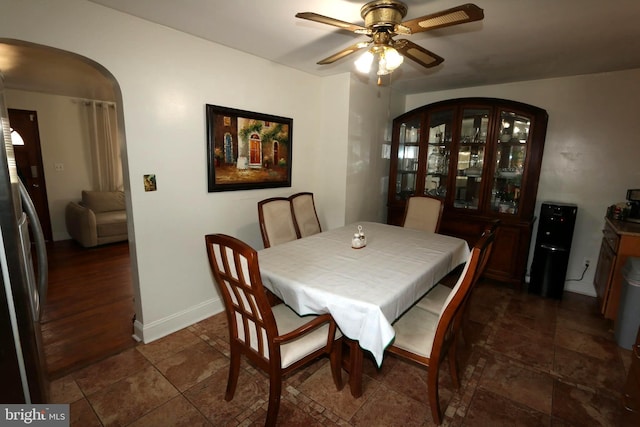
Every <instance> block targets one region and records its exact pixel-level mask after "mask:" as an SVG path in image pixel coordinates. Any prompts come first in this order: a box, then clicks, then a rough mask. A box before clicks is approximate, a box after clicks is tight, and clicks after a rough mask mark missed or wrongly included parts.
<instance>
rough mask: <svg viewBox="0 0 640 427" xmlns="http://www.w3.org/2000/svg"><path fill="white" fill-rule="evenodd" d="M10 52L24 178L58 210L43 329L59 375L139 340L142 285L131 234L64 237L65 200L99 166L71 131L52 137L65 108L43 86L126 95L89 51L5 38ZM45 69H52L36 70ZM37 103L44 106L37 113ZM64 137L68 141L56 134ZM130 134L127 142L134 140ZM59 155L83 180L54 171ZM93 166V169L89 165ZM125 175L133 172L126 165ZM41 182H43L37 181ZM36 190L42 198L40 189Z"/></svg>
mask: <svg viewBox="0 0 640 427" xmlns="http://www.w3.org/2000/svg"><path fill="white" fill-rule="evenodd" d="M7 57H10V58H12V59H14V60H15V61H16V64H18V66H16V67H15V68H12V69H11V70H2V71H3V74H4V86H5V89H8V90H14V91H16V92H14V93H13V97H14V100H13V104H11V102H12V101H11V99H8V106H11V107H15V109H16V114H15V117H14V115H13V114H11V115H10V125H11V126H12V128H13V129H14V130H15V131H16V134H19V135H20V136H21V137H22V138H23V140H24V141H25V147H21V148H24V150H22V149H21V148H20V147H19V148H18V150H15V151H16V157H17V158H18V160H17V163H18V166H19V169H20V175H21V176H22V177H23V178H24V181H25V186H27V187H31V188H32V189H33V188H41V189H43V190H44V191H46V192H45V193H44V194H45V197H46V198H45V199H44V203H43V205H44V206H45V207H49V206H50V209H51V211H50V212H49V216H50V219H49V220H47V221H42V222H43V229H44V225H45V222H46V223H47V226H48V228H49V229H50V230H51V231H50V232H49V233H50V235H51V234H52V235H53V237H54V238H55V239H56V240H58V241H53V240H54V239H53V238H50V239H48V240H50V241H49V242H48V243H47V252H48V255H49V266H50V269H49V272H50V274H49V291H48V295H47V301H46V302H45V304H44V315H43V320H42V321H41V329H42V333H43V342H44V352H45V357H46V363H47V365H49V366H47V369H48V371H49V372H48V373H49V375H51V374H53V375H55V376H59V375H64V374H65V373H68V372H71V371H73V370H76V369H77V368H79V367H81V366H82V365H85V364H87V363H90V362H91V361H92V360H93V361H95V360H100V359H102V358H105V357H107V356H110V355H112V354H114V352H119V351H122V350H123V349H125V348H129V347H131V346H133V345H135V340H134V339H133V338H132V333H133V319H134V318H135V317H134V316H135V311H136V309H135V300H136V299H138V298H139V296H138V295H139V289H138V284H137V282H135V281H134V277H135V276H134V275H132V272H131V268H132V264H135V263H132V262H131V258H132V257H134V256H135V255H134V254H133V253H131V254H130V253H129V245H128V243H127V242H123V243H121V244H113V245H105V246H103V247H100V248H91V249H85V248H82V247H80V245H78V244H76V243H75V242H74V241H72V240H61V239H64V238H65V237H64V231H65V230H64V228H60V224H64V221H60V218H61V216H60V215H61V212H62V213H63V212H64V209H60V206H66V203H67V202H68V200H76V199H77V198H79V197H80V193H81V190H83V189H90V188H91V183H90V179H85V178H86V177H89V178H90V177H91V168H92V166H91V165H90V164H89V163H86V164H84V163H83V164H82V166H78V164H79V163H81V162H83V161H84V160H83V159H84V157H82V156H77V155H76V154H77V152H74V153H73V154H74V156H75V157H73V156H72V157H65V155H66V151H65V149H64V144H63V143H65V141H64V138H62V139H60V138H58V139H57V140H56V139H55V138H54V137H52V135H53V134H55V131H54V133H53V134H50V133H49V132H51V129H52V127H51V126H50V125H51V123H52V120H49V119H53V118H54V117H53V115H54V113H55V119H59V115H60V114H61V113H60V111H61V110H59V109H55V110H50V109H49V108H53V107H50V105H51V104H50V103H47V102H42V101H41V99H40V98H39V97H38V96H36V94H37V95H40V94H42V96H56V97H61V98H60V100H64V102H65V103H66V102H69V103H71V104H76V103H77V104H78V106H80V103H79V101H84V100H94V99H96V100H100V101H106V102H118V101H119V100H121V99H122V97H121V93H120V88H119V86H118V83H117V82H116V80H115V78H114V77H113V75H112V74H111V73H110V72H109V71H108V70H106V69H105V68H104V67H102V66H101V65H100V64H98V63H96V62H94V61H92V60H90V59H88V58H86V57H83V56H81V55H77V54H74V53H72V52H68V51H62V50H59V49H55V48H51V47H49V46H43V45H37V44H33V43H28V42H22V41H18V40H8V39H2V38H0V59H4V58H7ZM0 63H3V62H2V61H0ZM42 69H47V70H48V72H47V73H38V72H35V71H38V70H42ZM5 71H6V72H5ZM26 76H28V78H29V79H28V80H27V79H26V78H25V77H26ZM52 76H55V77H52ZM18 91H23V92H28V94H27V95H28V96H22V94H21V93H19V92H18ZM5 92H6V91H5ZM64 98H70V99H64ZM53 105H55V104H53ZM21 108H22V109H24V110H27V111H24V115H22V114H20V110H19V109H21ZM32 110H37V113H36V112H35V111H32ZM73 110H74V108H71V109H69V111H73ZM62 111H64V110H62ZM118 111H119V117H118V126H123V122H122V113H121V109H118ZM38 118H39V120H40V123H39V126H38ZM74 123H75V121H74ZM54 124H55V127H57V126H58V124H59V125H60V126H63V125H64V126H68V122H59V121H56V122H55V123H54ZM29 126H33V127H34V128H35V129H36V130H38V133H37V134H34V135H36V136H34V137H33V138H30V137H29V136H25V135H28V132H29V130H28V129H29ZM81 126H82V125H81ZM73 129H74V130H76V128H73ZM84 131H85V130H84V128H82V129H79V130H77V132H76V133H77V134H82V133H83V132H84ZM65 135H66V134H65ZM119 135H121V134H120V133H119ZM29 140H35V141H37V143H38V144H39V145H40V146H39V147H38V150H37V151H38V153H40V149H42V154H40V155H39V156H36V158H35V160H36V161H37V162H36V163H33V162H32V161H30V160H29V154H27V153H26V150H27V147H26V144H27V143H28V141H29ZM60 140H61V141H62V142H56V141H60ZM52 141H53V142H52ZM122 142H123V147H124V150H126V143H125V142H124V141H122ZM59 144H61V145H59ZM19 151H23V152H22V153H20V152H19ZM54 161H55V162H60V164H61V165H62V164H64V165H65V174H71V173H72V172H74V170H73V169H72V168H73V167H74V166H75V167H81V168H82V171H81V173H80V177H81V180H61V179H59V178H60V176H62V175H64V174H61V175H60V176H58V175H53V176H52V175H51V172H50V171H51V170H52V168H49V166H54V165H53V162H54ZM86 161H87V162H90V161H91V160H90V156H86ZM43 163H44V165H46V166H47V171H49V172H50V174H48V176H47V177H45V176H44V173H43V172H42V170H43V168H42V164H43ZM23 164H24V165H27V166H22V165H23ZM32 166H36V167H35V168H32ZM85 170H88V171H89V172H87V173H85V172H84V171H85ZM74 176H75V175H74ZM34 178H35V181H34V180H33V179H34ZM45 178H49V179H48V182H47V184H48V185H45ZM124 178H125V180H126V179H127V177H126V173H125V177H124ZM38 179H39V180H40V182H39V181H38ZM30 181H31V182H30ZM33 183H35V184H37V185H39V187H33ZM81 186H82V187H83V188H81ZM47 187H48V188H47ZM47 190H48V191H47ZM32 198H33V199H34V200H35V199H36V198H37V197H34V196H32ZM47 201H48V202H50V203H51V204H50V205H49V203H47ZM38 215H40V217H41V218H42V217H43V216H44V215H42V214H41V213H40V211H38ZM62 218H63V217H62ZM63 227H64V225H63ZM116 273H117V274H116ZM105 319H107V320H105Z"/></svg>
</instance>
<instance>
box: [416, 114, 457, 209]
mask: <svg viewBox="0 0 640 427" xmlns="http://www.w3.org/2000/svg"><path fill="white" fill-rule="evenodd" d="M428 129H429V137H428V139H427V148H428V151H427V161H426V164H427V171H426V174H425V179H424V189H423V194H426V195H430V196H435V197H439V198H444V197H445V196H446V194H447V183H448V176H449V157H450V154H451V135H452V130H453V110H451V109H447V110H441V111H434V112H432V113H430V114H429V117H428Z"/></svg>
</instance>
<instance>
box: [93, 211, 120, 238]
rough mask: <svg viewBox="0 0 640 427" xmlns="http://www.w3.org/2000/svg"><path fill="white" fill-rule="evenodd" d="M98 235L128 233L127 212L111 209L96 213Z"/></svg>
mask: <svg viewBox="0 0 640 427" xmlns="http://www.w3.org/2000/svg"><path fill="white" fill-rule="evenodd" d="M96 228H97V233H98V237H107V236H119V235H122V234H127V212H126V211H111V212H102V213H97V214H96Z"/></svg>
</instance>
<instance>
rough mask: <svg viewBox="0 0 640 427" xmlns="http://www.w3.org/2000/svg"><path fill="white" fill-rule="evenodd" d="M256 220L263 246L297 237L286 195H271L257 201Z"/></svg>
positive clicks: (273, 244) (268, 246) (267, 246)
mask: <svg viewBox="0 0 640 427" xmlns="http://www.w3.org/2000/svg"><path fill="white" fill-rule="evenodd" d="M258 222H259V223H260V234H261V235H262V243H264V247H265V248H270V247H271V246H275V245H279V244H281V243H286V242H290V241H292V240H296V239H297V238H298V237H299V236H298V233H297V231H296V225H295V222H294V220H293V211H292V209H291V202H290V201H289V199H288V198H286V197H271V198H269V199H265V200H261V201H259V202H258Z"/></svg>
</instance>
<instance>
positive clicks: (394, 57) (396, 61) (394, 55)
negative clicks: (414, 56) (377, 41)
mask: <svg viewBox="0 0 640 427" xmlns="http://www.w3.org/2000/svg"><path fill="white" fill-rule="evenodd" d="M384 58H385V60H386V67H387V70H390V71H393V70H395V69H396V68H398V67H399V66H400V64H402V61H404V56H402V55H400V54H399V53H398V51H397V50H395V49H394V48H392V47H386V48H385V49H384Z"/></svg>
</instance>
